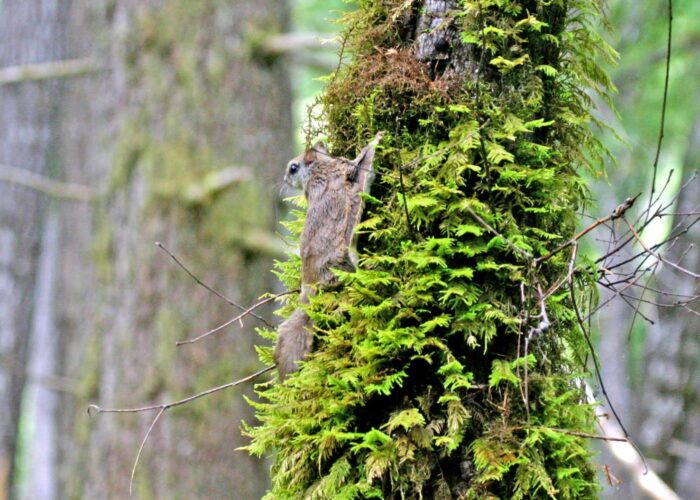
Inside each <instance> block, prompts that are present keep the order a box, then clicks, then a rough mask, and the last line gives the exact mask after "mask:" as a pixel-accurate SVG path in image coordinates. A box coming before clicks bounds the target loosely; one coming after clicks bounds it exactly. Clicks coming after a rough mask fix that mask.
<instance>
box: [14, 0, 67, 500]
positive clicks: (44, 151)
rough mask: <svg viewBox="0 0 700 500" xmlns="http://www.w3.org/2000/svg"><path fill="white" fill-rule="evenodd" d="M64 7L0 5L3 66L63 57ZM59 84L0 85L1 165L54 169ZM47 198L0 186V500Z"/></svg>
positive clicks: (52, 3) (55, 3) (48, 0)
mask: <svg viewBox="0 0 700 500" xmlns="http://www.w3.org/2000/svg"><path fill="white" fill-rule="evenodd" d="M66 7H67V6H66V3H65V2H61V1H59V0H38V1H33V2H26V1H21V0H7V1H3V2H0V67H3V68H4V67H8V66H18V65H23V64H29V63H37V62H47V61H53V60H58V59H61V58H62V57H63V55H64V46H65V15H66V12H67V8H66ZM59 87H60V85H59V84H57V83H56V82H32V83H24V84H23V83H19V84H9V85H3V86H0V123H2V124H3V126H2V127H0V165H4V166H11V167H15V168H19V169H22V170H25V171H30V172H33V173H36V174H45V173H47V172H53V171H54V170H55V162H54V157H53V152H54V150H55V143H56V127H55V120H56V102H57V97H58V92H59V90H60V89H59ZM45 201H46V200H45V199H43V198H42V196H41V195H39V194H38V193H36V192H34V191H32V190H30V189H27V188H26V187H21V186H17V185H13V184H6V183H0V408H1V410H0V498H7V497H8V495H9V494H10V492H11V490H12V489H13V488H14V486H13V479H12V478H13V474H14V470H15V450H16V446H17V434H18V425H19V415H20V407H21V400H22V391H23V388H24V385H25V366H26V360H27V353H28V346H29V340H30V332H31V331H32V316H33V314H34V304H35V283H36V281H37V272H36V271H37V264H38V256H39V252H40V241H41V231H42V227H43V224H44V218H45V216H46V214H45V208H46V206H47V205H46V203H45Z"/></svg>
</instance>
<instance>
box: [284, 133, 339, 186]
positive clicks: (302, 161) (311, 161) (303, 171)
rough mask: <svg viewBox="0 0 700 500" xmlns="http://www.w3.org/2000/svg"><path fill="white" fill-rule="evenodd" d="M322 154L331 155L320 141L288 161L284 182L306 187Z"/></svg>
mask: <svg viewBox="0 0 700 500" xmlns="http://www.w3.org/2000/svg"><path fill="white" fill-rule="evenodd" d="M320 156H329V154H328V151H327V150H326V146H325V145H324V144H323V143H322V142H320V141H319V142H317V143H316V144H314V145H313V146H312V147H311V148H310V149H307V150H306V152H305V153H304V154H302V155H299V156H297V157H296V158H294V159H293V160H291V161H290V162H289V163H287V171H286V172H285V174H284V182H286V183H287V185H289V186H291V187H293V188H295V189H304V187H305V186H306V182H307V181H308V180H309V178H310V177H311V173H312V172H313V169H314V167H315V166H316V164H317V162H318V160H319V157H320Z"/></svg>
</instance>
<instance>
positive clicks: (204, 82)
mask: <svg viewBox="0 0 700 500" xmlns="http://www.w3.org/2000/svg"><path fill="white" fill-rule="evenodd" d="M286 29H287V9H286V4H285V2H284V1H281V0H254V1H251V0H240V1H236V2H226V1H219V0H206V1H197V2H192V1H190V0H173V1H168V2H161V1H131V0H116V1H114V0H105V1H94V0H89V1H87V0H86V1H82V0H75V1H73V2H72V9H71V17H70V33H71V34H72V36H71V38H70V45H69V48H70V52H71V54H70V56H71V57H89V58H92V59H94V60H95V61H96V62H97V63H98V64H99V65H100V66H101V67H102V68H103V70H102V71H101V72H100V73H99V74H98V75H96V76H90V77H85V78H81V79H75V80H71V82H70V85H69V86H68V88H67V92H66V97H65V100H64V102H63V103H62V114H61V126H62V140H61V144H60V151H59V153H60V158H61V161H62V164H63V178H64V179H65V180H68V181H72V182H80V183H84V184H90V185H92V186H94V187H95V188H96V189H98V190H99V191H101V192H103V193H105V194H104V196H103V197H101V198H100V199H99V200H98V201H97V202H96V203H94V204H92V205H80V204H71V205H65V206H63V209H62V211H61V214H60V221H59V226H60V236H59V238H60V246H61V248H62V252H61V255H60V257H59V262H58V265H59V278H58V284H57V287H58V292H57V298H56V301H57V304H58V305H57V308H58V310H57V316H58V325H57V328H58V331H59V332H60V335H61V341H62V346H63V347H62V349H61V352H60V363H59V364H60V370H61V373H62V374H63V375H65V376H66V377H69V378H70V379H71V380H75V381H76V383H77V385H76V386H75V387H74V388H73V389H74V391H73V392H74V393H73V394H64V395H63V396H62V398H61V403H60V411H59V415H58V418H59V422H60V429H61V433H62V439H61V441H60V446H59V456H58V464H59V469H60V470H59V473H60V482H61V484H60V487H59V492H60V495H59V496H60V497H61V498H126V497H127V496H128V493H127V491H128V485H129V474H130V472H131V467H132V464H133V461H134V458H135V456H136V452H137V450H138V449H139V444H140V441H141V439H142V438H143V436H144V433H145V432H146V430H147V428H148V426H149V424H150V422H151V420H152V419H153V417H154V416H155V415H154V414H152V413H151V414H128V415H112V414H103V415H99V416H94V415H93V417H92V418H90V417H88V415H87V413H86V411H85V410H86V408H87V405H88V404H89V403H96V404H98V405H100V406H102V407H133V406H140V405H143V404H153V403H160V402H167V401H171V400H175V399H179V398H182V397H184V396H187V395H190V394H193V393H196V392H199V391H201V390H204V389H206V388H210V387H213V386H216V385H219V384H223V383H225V382H229V381H232V380H235V379H237V378H241V377H242V376H244V375H247V374H249V373H250V372H252V371H254V370H255V369H257V368H259V366H260V365H259V364H258V362H257V360H256V358H255V355H254V350H253V345H254V344H255V343H256V342H257V341H258V339H257V336H256V334H255V331H254V328H255V327H257V326H259V325H260V323H257V322H256V321H257V320H254V319H253V318H249V319H246V320H245V321H244V322H243V327H242V328H240V327H239V325H238V324H236V325H233V326H232V327H231V328H229V329H228V330H226V331H225V332H222V333H221V334H220V335H219V336H218V337H212V338H210V339H209V340H207V341H204V342H201V343H198V344H195V345H193V346H186V347H181V348H179V349H178V348H176V346H175V341H177V340H182V339H185V338H189V337H190V336H192V335H193V334H198V333H201V332H203V331H206V330H208V329H209V328H211V327H213V326H215V325H217V324H220V323H223V322H224V321H225V320H227V319H229V318H230V317H232V315H235V314H236V313H237V312H239V311H238V310H237V309H235V308H232V307H230V306H228V305H227V304H225V303H223V302H222V301H221V300H219V299H218V298H217V297H215V296H213V295H211V294H210V293H208V292H207V291H205V290H203V289H202V288H199V287H198V286H197V285H196V284H195V283H194V282H193V281H192V280H190V278H188V277H187V276H186V275H185V274H184V273H183V272H182V271H181V270H179V269H178V268H177V267H176V266H175V265H174V264H173V262H172V261H170V259H169V258H168V257H167V256H166V255H165V254H164V253H163V252H161V251H160V250H158V249H157V248H156V247H155V246H154V242H156V241H160V242H163V244H164V245H165V246H167V247H168V248H169V249H171V250H172V251H173V252H175V253H176V254H177V255H178V256H179V257H180V258H181V259H182V260H183V261H184V262H185V263H187V264H188V266H190V267H191V268H192V269H193V270H194V272H196V273H197V274H198V275H199V276H200V277H201V278H202V279H203V280H204V281H205V282H206V283H208V284H209V285H211V286H213V287H215V288H217V289H219V290H221V291H222V292H223V293H224V294H226V295H227V296H229V297H230V298H231V299H233V300H234V301H236V302H238V303H240V304H244V305H248V304H251V303H253V302H254V301H255V300H256V299H257V297H258V296H259V295H260V294H262V293H264V292H266V291H269V290H270V289H271V288H272V287H273V286H274V282H273V280H272V277H271V276H270V274H269V272H268V270H269V268H270V266H271V262H272V256H273V255H276V254H277V253H278V252H279V250H278V249H277V246H276V245H277V243H279V241H278V239H277V238H275V237H274V229H275V215H276V214H275V206H276V203H277V198H276V196H277V192H276V190H275V189H274V188H273V187H272V186H273V184H274V183H275V182H277V181H278V180H279V176H280V174H281V171H282V169H283V166H284V164H285V162H286V160H287V159H288V158H289V157H290V155H291V109H290V102H291V97H290V85H289V80H288V76H287V71H286V68H285V64H284V62H283V61H281V60H277V59H269V58H268V59H264V60H261V59H258V58H257V56H256V54H255V51H254V47H255V45H256V40H257V39H258V38H259V37H261V36H265V35H267V34H272V33H278V32H284V31H285V30H286ZM225 169H226V170H225ZM216 172H225V173H227V175H230V177H231V182H227V183H224V184H223V185H222V184H221V183H220V182H218V181H217V178H216V177H213V176H212V174H214V173H216ZM218 180H221V177H219V178H218ZM217 185H218V188H217V187H216V186H217ZM222 186H225V187H222ZM280 246H281V245H280ZM267 312H269V311H267ZM263 314H265V312H263ZM247 391H248V393H249V394H250V389H247ZM241 393H243V394H245V393H246V389H244V388H242V389H241V391H238V392H229V393H220V394H218V395H216V396H213V397H210V398H207V399H202V400H199V401H197V402H195V403H193V404H191V405H188V406H187V407H186V408H185V407H182V408H177V409H174V410H172V411H169V412H167V413H166V414H165V415H163V417H162V418H161V419H160V422H159V424H158V425H157V426H156V428H155V430H154V431H153V433H152V434H151V436H150V439H149V441H148V443H147V445H146V447H145V450H144V453H143V455H142V456H141V460H140V463H139V467H138V470H137V471H136V476H135V482H134V494H135V495H136V497H138V498H189V497H194V496H196V497H200V498H225V497H229V498H230V497H232V496H235V497H237V498H255V497H258V496H260V494H261V491H263V490H264V487H265V484H266V482H267V477H266V476H267V474H266V469H267V466H266V464H265V463H264V462H262V461H259V460H252V459H251V458H250V457H248V456H246V455H245V454H243V453H241V452H239V451H236V447H237V446H240V445H242V444H243V443H244V442H243V440H242V438H241V436H240V431H239V425H240V420H241V419H242V418H244V416H246V415H248V416H249V415H250V410H249V409H248V408H247V406H246V404H245V403H244V401H243V398H242V397H241Z"/></svg>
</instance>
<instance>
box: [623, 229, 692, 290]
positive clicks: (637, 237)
mask: <svg viewBox="0 0 700 500" xmlns="http://www.w3.org/2000/svg"><path fill="white" fill-rule="evenodd" d="M624 221H625V222H626V223H627V226H629V228H630V231H632V234H634V237H635V239H636V240H637V241H638V242H639V244H640V245H641V246H642V248H643V249H644V250H645V251H646V253H648V254H649V255H651V256H653V257H655V258H656V259H658V260H659V261H660V262H662V263H664V264H668V265H669V266H671V267H673V268H674V269H676V270H677V271H680V272H681V273H683V274H687V275H688V276H691V277H693V278H695V279H700V274H697V273H694V272H693V271H691V270H689V269H686V268H684V267H681V266H679V265H678V264H676V263H675V262H671V261H670V260H666V259H664V258H663V257H662V256H661V254H659V253H654V252H653V251H652V250H651V249H649V248H648V247H647V246H646V245H645V244H644V241H642V238H640V236H639V234H637V231H635V229H634V227H633V226H632V224H630V223H629V221H628V220H627V219H624Z"/></svg>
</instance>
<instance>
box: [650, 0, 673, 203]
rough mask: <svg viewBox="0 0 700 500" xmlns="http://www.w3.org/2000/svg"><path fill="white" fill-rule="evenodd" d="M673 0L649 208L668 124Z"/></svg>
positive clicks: (670, 4) (669, 4)
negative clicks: (667, 107) (667, 109)
mask: <svg viewBox="0 0 700 500" xmlns="http://www.w3.org/2000/svg"><path fill="white" fill-rule="evenodd" d="M672 35H673V0H668V34H667V36H666V73H665V75H664V92H663V101H662V104H661V124H660V125H659V140H658V143H657V145H656V155H655V157H654V173H653V175H652V180H651V195H650V196H649V208H651V203H652V198H653V197H654V193H655V192H656V173H657V170H658V166H659V156H660V155H661V143H662V142H663V139H664V128H665V126H666V103H667V100H668V80H669V75H670V74H671V40H672V38H673V36H672Z"/></svg>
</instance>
